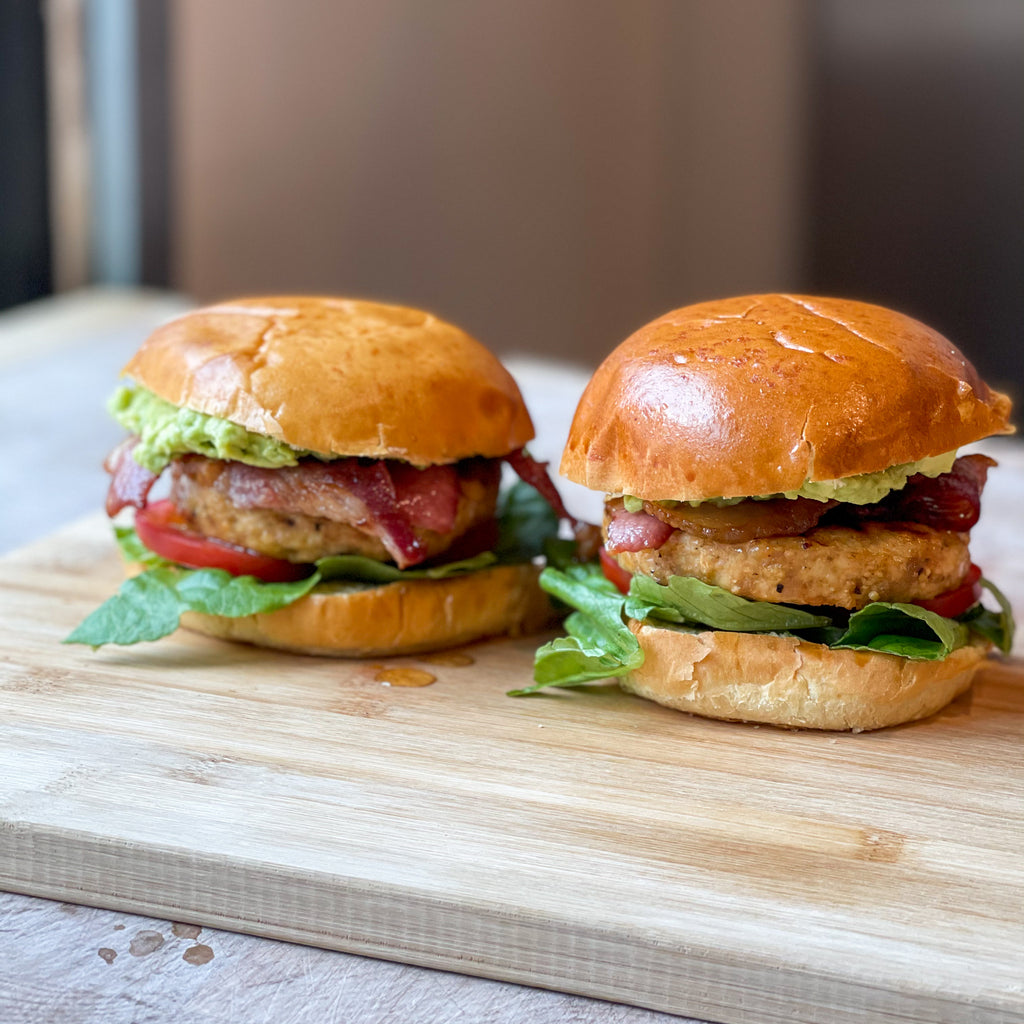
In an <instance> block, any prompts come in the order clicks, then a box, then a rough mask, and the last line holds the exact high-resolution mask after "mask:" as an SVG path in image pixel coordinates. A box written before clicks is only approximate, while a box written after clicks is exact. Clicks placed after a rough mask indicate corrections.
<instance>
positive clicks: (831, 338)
mask: <svg viewBox="0 0 1024 1024" xmlns="http://www.w3.org/2000/svg"><path fill="white" fill-rule="evenodd" d="M1009 412H1010V400H1009V399H1008V398H1007V397H1006V396H1005V395H1002V394H1000V393H998V392H995V391H991V390H990V389H989V388H988V387H987V386H986V385H985V383H984V381H982V380H981V378H980V377H979V376H978V374H977V372H976V371H975V370H974V367H973V366H971V364H970V363H969V362H968V361H967V360H966V359H965V358H964V356H963V355H962V354H961V353H960V351H959V350H958V349H957V348H956V347H955V346H954V345H953V344H952V343H951V342H949V341H948V340H946V338H944V337H943V336H942V335H941V334H939V333H937V332H936V331H934V330H932V329H931V328H929V327H926V326H925V325H924V324H922V323H919V322H918V321H917V320H913V319H911V318H910V317H907V316H904V315H902V314H900V313H896V312H893V311H891V310H888V309H883V308H881V307H879V306H873V305H868V304H865V303H862V302H854V301H849V300H842V299H822V298H809V297H806V296H800V295H749V296H744V297H740V298H733V299H725V300H720V301H714V302H705V303H701V304H699V305H694V306H687V307H685V308H683V309H677V310H674V311H673V312H671V313H666V314H665V315H664V316H661V317H659V318H658V319H656V320H654V321H652V322H651V323H649V324H647V325H645V326H644V327H641V328H640V329H639V330H638V331H637V332H636V333H634V334H633V335H632V336H631V337H629V338H628V339H626V341H624V342H623V343H622V344H621V345H620V346H619V347H618V348H617V349H615V351H614V352H612V354H611V355H609V356H608V358H607V359H606V360H605V361H604V362H603V363H602V365H601V366H600V367H599V368H598V370H597V372H596V373H595V374H594V376H593V378H592V380H591V381H590V383H589V385H588V386H587V388H586V390H585V392H584V394H583V397H582V399H581V401H580V404H579V407H578V409H577V411H576V415H575V418H574V420H573V423H572V428H571V430H570V433H569V439H568V443H567V446H566V448H565V452H564V455H563V457H562V463H561V471H562V473H563V475H565V476H566V477H568V478H569V479H570V480H573V481H575V482H576V483H579V484H582V485H583V486H585V487H589V488H592V489H593V490H599V491H605V492H607V493H610V494H631V495H635V496H636V497H640V498H646V499H650V500H655V501H656V500H665V499H677V500H696V499H704V498H711V497H738V496H748V497H749V496H755V495H764V494H774V493H777V492H782V491H789V490H795V489H797V488H799V487H800V486H801V485H802V484H803V483H804V482H805V481H806V480H812V481H817V480H832V479H836V478H840V477H847V476H854V475H859V474H863V473H873V472H877V471H879V470H882V469H886V468H888V467H890V466H895V465H899V464H902V463H908V462H916V461H918V460H919V459H922V458H925V457H928V456H933V455H939V454H942V453H944V452H948V451H952V450H953V449H954V448H957V447H960V446H962V445H965V444H968V443H970V442H972V441H977V440H979V439H981V438H983V437H987V436H989V435H991V434H999V433H1009V432H1010V430H1011V428H1010V427H1009V425H1008V420H1007V417H1008V416H1009Z"/></svg>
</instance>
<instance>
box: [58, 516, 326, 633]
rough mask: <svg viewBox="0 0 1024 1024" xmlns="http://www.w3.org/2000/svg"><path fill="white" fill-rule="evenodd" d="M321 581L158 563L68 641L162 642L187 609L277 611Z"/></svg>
mask: <svg viewBox="0 0 1024 1024" xmlns="http://www.w3.org/2000/svg"><path fill="white" fill-rule="evenodd" d="M133 532H134V531H133ZM154 557H155V556H154ZM159 561H161V562H163V559H160V560H159ZM319 581H320V577H319V576H318V574H317V573H313V575H312V576H309V577H307V578H306V579H303V580H298V581H296V582H294V583H263V582H262V581H261V580H258V579H256V578H255V577H254V576H232V575H231V573H229V572H225V571H224V570H223V569H184V568H182V567H180V566H177V565H173V564H171V563H164V564H162V565H154V566H153V567H151V568H148V569H146V571H145V572H142V573H139V575H138V576H133V577H131V578H130V579H127V580H125V581H124V583H122V584H121V588H120V589H119V590H118V592H117V593H116V594H115V595H114V596H113V597H111V598H109V599H108V600H107V601H105V602H104V603H103V604H101V605H100V606H99V608H97V609H96V610H95V611H94V612H92V613H91V614H90V615H89V616H88V617H87V618H86V619H84V620H83V621H82V622H81V623H80V624H79V625H78V626H77V628H76V629H75V630H74V631H73V632H72V633H71V634H70V635H69V636H68V637H66V638H65V640H64V643H66V644H88V645H89V646H90V647H92V648H93V649H96V648H97V647H101V646H102V645H103V644H137V643H141V642H142V641H147V640H159V639H160V638H161V637H165V636H167V635H168V634H170V633H173V632H174V631H175V630H176V629H177V628H178V621H179V620H180V618H181V616H182V614H183V613H184V612H187V611H196V612H205V613H207V614H209V615H228V616H240V615H254V614H256V613H257V612H272V611H276V610H277V609H278V608H283V607H284V606H285V605H287V604H291V603H292V602H293V601H297V600H298V599H299V598H300V597H303V596H305V595H306V594H308V593H309V591H310V590H312V589H313V587H315V586H316V585H317V583H318V582H319Z"/></svg>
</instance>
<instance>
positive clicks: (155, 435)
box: [107, 384, 316, 473]
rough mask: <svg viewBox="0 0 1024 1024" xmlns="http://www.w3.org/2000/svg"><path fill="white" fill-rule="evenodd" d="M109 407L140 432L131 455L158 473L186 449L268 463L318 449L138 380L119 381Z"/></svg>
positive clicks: (290, 461)
mask: <svg viewBox="0 0 1024 1024" xmlns="http://www.w3.org/2000/svg"><path fill="white" fill-rule="evenodd" d="M107 409H108V410H109V412H110V414H111V415H112V416H113V417H114V419H116V420H117V422H118V423H120V424H121V426H123V427H124V428H125V429H126V430H129V431H131V432H132V433H133V434H138V435H139V443H138V444H137V445H136V446H135V448H134V449H133V451H132V455H133V456H134V457H135V461H136V462H137V463H138V464H139V465H140V466H144V467H145V468H146V469H148V470H149V471H150V472H151V473H159V472H160V471H161V470H162V469H163V468H164V467H165V466H166V465H167V464H168V463H169V462H170V461H171V459H173V458H174V457H175V456H177V455H185V454H186V453H188V452H194V453H196V454H197V455H205V456H207V458H211V459H234V460H235V461H237V462H245V463H248V464H249V465H250V466H264V467H267V468H270V469H277V468H279V467H280V466H294V465H296V464H297V463H298V461H299V459H300V458H302V457H303V456H304V455H315V454H316V453H315V452H308V451H304V450H302V449H299V448H292V447H291V446H290V445H287V444H285V443H284V442H283V441H277V440H275V439H274V438H272V437H266V436H265V435H263V434H254V433H252V432H251V431H248V430H246V429H245V427H240V426H239V425H238V424H237V423H232V422H230V420H225V419H221V418H220V417H219V416H207V415H206V413H202V412H196V411H195V410H194V409H183V408H180V407H179V406H176V405H173V404H172V403H170V402H168V401H165V400H164V399H163V398H160V397H159V396H157V395H155V394H153V392H152V391H149V390H148V389H146V388H143V387H139V386H137V385H127V384H125V385H122V386H121V387H119V388H118V389H117V390H116V391H115V392H114V394H113V395H111V397H110V401H109V402H108V403H107Z"/></svg>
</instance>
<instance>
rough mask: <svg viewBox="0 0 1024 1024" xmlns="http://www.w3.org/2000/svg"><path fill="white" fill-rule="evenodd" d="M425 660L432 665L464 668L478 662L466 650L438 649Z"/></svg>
mask: <svg viewBox="0 0 1024 1024" xmlns="http://www.w3.org/2000/svg"><path fill="white" fill-rule="evenodd" d="M423 660H424V661H427V662H429V663H430V664H431V665H451V666H452V667H454V668H464V667H465V666H466V665H473V664H475V662H476V659H475V658H472V657H470V655H468V654H466V652H465V651H438V652H437V654H428V655H427V656H426V657H425V658H424V659H423Z"/></svg>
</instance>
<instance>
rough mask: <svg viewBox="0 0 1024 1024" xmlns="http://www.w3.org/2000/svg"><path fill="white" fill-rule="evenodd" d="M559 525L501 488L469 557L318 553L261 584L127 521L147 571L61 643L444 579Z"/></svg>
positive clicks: (522, 554)
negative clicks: (297, 569) (418, 562)
mask: <svg viewBox="0 0 1024 1024" xmlns="http://www.w3.org/2000/svg"><path fill="white" fill-rule="evenodd" d="M557 530H558V517H557V516H556V515H555V513H554V512H553V511H552V509H551V506H550V505H548V503H547V502H546V501H545V500H544V498H543V497H542V496H541V495H540V494H538V492H537V491H536V490H534V489H533V488H532V487H531V486H530V485H529V484H526V483H523V482H522V481H519V482H517V483H516V484H514V485H513V486H512V487H510V488H508V490H507V491H504V492H503V493H502V494H501V495H500V497H499V504H498V536H499V540H498V544H497V546H496V548H495V550H494V551H485V552H482V553H481V554H479V555H475V556H474V557H472V558H464V559H460V560H458V561H455V562H447V563H443V564H440V565H433V566H428V567H426V568H414V569H399V568H398V567H397V566H394V565H389V564H385V563H383V562H376V561H374V560H373V559H371V558H363V557H360V556H356V555H332V556H329V557H327V558H321V559H320V560H319V561H318V562H317V563H316V564H315V565H314V566H313V567H312V571H311V573H310V575H309V576H307V577H305V578H304V579H301V580H297V581H295V582H290V583H264V582H263V581H261V580H258V579H256V578H255V577H253V576H233V575H232V574H231V573H228V572H225V571H224V570H223V569H187V568H185V567H184V566H181V565H177V564H175V563H174V562H169V561H167V559H164V558H161V557H160V556H159V555H157V554H155V553H154V552H152V551H150V550H149V549H148V548H147V547H146V546H145V545H144V544H143V543H142V541H141V540H140V539H139V536H138V534H137V533H136V532H135V530H134V529H132V528H131V527H125V526H116V527H115V528H114V536H115V538H116V540H117V543H118V546H119V547H120V549H121V553H122V555H123V556H124V558H125V560H126V561H128V562H134V563H137V564H139V565H142V566H144V567H145V568H144V571H143V572H141V573H139V574H138V575H137V576H133V577H131V578H130V579H128V580H125V582H124V583H122V584H121V587H120V589H119V590H118V592H117V593H116V594H115V595H114V596H113V597H111V598H110V599H109V600H107V601H106V602H105V603H104V604H102V605H101V606H100V607H99V608H97V609H96V610H95V611H94V612H92V614H90V615H89V616H88V617H87V618H86V619H84V620H83V621H82V622H81V623H80V624H79V626H78V627H77V628H76V629H75V630H74V631H73V632H72V633H71V634H70V635H69V636H68V637H67V638H66V639H65V640H64V642H65V643H73V644H88V645H89V646H90V647H92V648H94V649H95V648H97V647H101V646H102V645H103V644H135V643H140V642H143V641H150V640H159V639H160V638H161V637H164V636H167V635H168V634H170V633H173V632H174V631H175V630H176V629H177V628H178V623H179V620H180V619H181V616H182V614H183V613H184V612H187V611H195V612H204V613H206V614H209V615H223V616H228V617H240V616H243V615H255V614H257V613H259V612H272V611H277V610H278V609H279V608H283V607H285V606H286V605H289V604H291V603H292V602H294V601H297V600H299V598H301V597H305V595H306V594H308V593H309V592H310V591H311V590H312V589H313V588H314V587H315V586H317V585H318V584H320V583H328V582H329V583H331V584H336V583H339V582H340V583H348V584H351V585H352V586H355V587H358V586H367V587H371V586H381V585H386V584H388V583H394V582H398V581H402V580H423V579H447V578H449V577H452V576H459V575H464V574H466V573H471V572H479V571H480V570H482V569H486V568H488V567H490V566H493V565H511V564H516V563H522V562H529V561H532V560H533V559H534V558H535V557H537V556H538V555H539V554H540V553H541V552H543V550H544V546H545V542H546V541H547V539H548V538H549V537H552V536H554V534H555V533H556V532H557Z"/></svg>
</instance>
